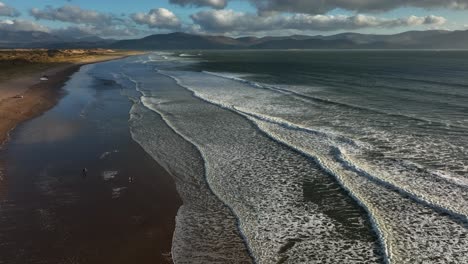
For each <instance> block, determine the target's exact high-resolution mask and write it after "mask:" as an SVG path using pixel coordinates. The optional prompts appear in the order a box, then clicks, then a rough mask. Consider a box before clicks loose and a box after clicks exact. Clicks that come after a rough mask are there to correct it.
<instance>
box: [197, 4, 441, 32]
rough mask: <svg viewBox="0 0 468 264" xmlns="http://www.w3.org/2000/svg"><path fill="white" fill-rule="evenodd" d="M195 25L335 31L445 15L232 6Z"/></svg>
mask: <svg viewBox="0 0 468 264" xmlns="http://www.w3.org/2000/svg"><path fill="white" fill-rule="evenodd" d="M191 18H192V20H193V22H194V24H195V25H197V26H198V27H199V28H200V29H201V30H202V31H204V32H209V33H229V34H246V33H255V32H268V31H278V30H299V31H335V30H355V29H362V28H394V27H405V26H420V25H433V26H434V25H442V24H444V23H445V22H446V19H445V18H443V17H438V16H426V17H418V16H410V17H407V18H397V19H384V18H378V17H374V16H368V15H354V16H345V15H308V14H293V15H283V14H279V13H273V14H269V15H257V14H252V13H244V12H236V11H233V10H206V11H200V12H198V13H195V14H193V15H192V16H191Z"/></svg>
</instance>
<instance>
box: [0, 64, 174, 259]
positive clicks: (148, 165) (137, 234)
mask: <svg viewBox="0 0 468 264" xmlns="http://www.w3.org/2000/svg"><path fill="white" fill-rule="evenodd" d="M117 63H118V62H117ZM80 66H81V65H75V66H73V67H69V68H68V72H67V71H62V72H61V73H62V75H63V76H62V77H63V78H62V82H63V81H65V80H68V78H66V76H67V74H68V75H69V76H70V75H71V74H73V72H74V71H76V70H77V69H79V68H80ZM102 67H103V69H102V70H103V71H106V69H107V68H106V67H107V66H106V65H102ZM98 68H99V66H97V67H93V68H92V69H98ZM87 69H88V67H84V68H82V69H81V70H80V71H78V72H77V73H76V74H75V75H73V77H72V78H71V79H69V81H68V82H67V83H66V84H65V85H64V86H63V87H65V88H62V89H43V90H49V92H51V95H49V96H47V97H46V98H47V99H51V98H55V102H58V103H57V104H56V105H54V104H53V105H52V108H51V109H50V110H48V111H45V112H44V113H42V114H41V115H40V116H37V117H35V118H33V119H31V120H28V121H25V122H23V123H22V124H21V125H19V126H18V127H17V128H16V129H15V130H14V132H13V133H12V134H11V139H10V140H9V141H8V142H7V144H6V145H5V146H4V149H3V150H2V151H1V152H0V155H1V156H0V161H1V160H2V159H3V160H4V161H5V164H4V166H3V167H4V168H6V177H5V180H4V181H0V183H2V184H3V185H0V197H2V198H3V200H1V201H0V203H1V204H0V205H1V206H2V208H4V210H3V215H5V216H6V215H8V217H0V226H2V227H3V228H2V230H0V236H2V237H3V241H2V243H3V245H4V246H3V247H2V249H1V250H0V251H1V252H0V255H2V256H3V257H2V258H4V260H5V261H7V262H8V263H10V262H15V261H16V262H18V263H19V262H21V263H38V262H47V263H71V262H73V263H75V262H80V263H103V262H113V263H132V262H138V263H154V262H156V263H171V262H172V260H171V257H172V255H171V245H172V238H173V234H174V230H175V217H176V215H177V212H178V209H179V207H180V206H181V201H180V197H179V194H178V192H177V190H176V187H175V183H174V180H173V178H172V177H171V176H170V175H169V174H168V173H167V172H166V171H165V170H164V168H162V167H161V166H160V165H159V164H158V163H157V162H155V161H154V159H152V158H151V157H150V156H149V154H147V153H146V152H145V151H144V150H143V149H142V147H141V146H140V145H139V144H137V143H136V142H135V141H134V140H133V139H132V138H131V134H130V131H129V129H128V111H129V108H130V107H131V106H132V105H133V103H132V102H131V101H130V100H128V98H126V97H122V96H121V94H120V92H119V91H120V89H121V87H120V86H118V85H117V84H114V83H112V82H106V81H99V80H97V81H96V80H95V79H94V78H93V77H92V75H88V74H87ZM58 79H59V78H57V84H58V83H59V80H58ZM65 92H66V94H65ZM53 95H58V96H53ZM62 95H63V96H62ZM50 102H54V101H51V100H49V103H50ZM89 102H91V104H88V103H89ZM83 107H85V108H86V111H85V114H83V111H82V110H83V109H84V108H83ZM103 113H105V115H102V114H103ZM39 114H40V113H39ZM109 127H112V129H111V130H108V129H107V128H109ZM103 131H105V132H103ZM37 153H41V154H40V155H37ZM83 168H86V169H87V173H86V174H83V173H82V170H83ZM1 188H4V190H3V192H2V189H1ZM45 245H47V246H45Z"/></svg>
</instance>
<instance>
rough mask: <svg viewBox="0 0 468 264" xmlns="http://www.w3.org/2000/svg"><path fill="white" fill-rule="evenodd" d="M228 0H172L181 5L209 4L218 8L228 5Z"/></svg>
mask: <svg viewBox="0 0 468 264" xmlns="http://www.w3.org/2000/svg"><path fill="white" fill-rule="evenodd" d="M227 1H228V0H170V2H171V3H172V4H177V5H180V6H187V5H188V6H196V7H202V6H209V7H213V8H216V9H223V8H225V7H226V5H227Z"/></svg>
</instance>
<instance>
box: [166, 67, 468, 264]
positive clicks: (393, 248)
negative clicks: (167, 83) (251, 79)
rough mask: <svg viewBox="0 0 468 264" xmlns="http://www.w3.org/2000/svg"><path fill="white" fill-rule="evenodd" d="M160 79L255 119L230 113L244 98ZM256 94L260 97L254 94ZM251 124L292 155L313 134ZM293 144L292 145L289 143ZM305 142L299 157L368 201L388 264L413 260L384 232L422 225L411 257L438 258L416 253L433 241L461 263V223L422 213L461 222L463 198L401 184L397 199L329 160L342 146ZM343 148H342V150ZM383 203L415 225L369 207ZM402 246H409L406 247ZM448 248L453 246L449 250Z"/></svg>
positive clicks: (395, 238) (393, 236)
mask: <svg viewBox="0 0 468 264" xmlns="http://www.w3.org/2000/svg"><path fill="white" fill-rule="evenodd" d="M163 73H165V74H168V75H171V76H173V78H174V79H176V80H178V82H179V84H181V85H183V86H185V87H186V88H188V89H189V90H191V91H193V92H194V94H195V95H196V96H197V97H200V98H202V99H203V100H206V101H208V102H211V103H215V104H217V105H219V106H222V107H224V108H228V109H231V110H233V111H237V112H239V113H241V114H245V113H246V112H247V111H248V114H249V115H250V116H251V117H258V116H259V114H258V112H257V111H258V110H259V107H258V106H254V107H253V108H252V109H254V111H252V109H250V108H247V109H246V108H245V107H243V108H240V107H234V105H235V104H239V102H242V103H245V101H246V100H245V98H247V97H244V98H243V99H239V98H238V97H236V96H232V95H231V94H228V95H226V94H225V93H226V92H224V91H222V90H221V91H219V89H218V90H216V91H215V90H209V88H207V85H206V82H205V86H204V87H198V86H196V85H195V86H193V85H192V86H187V85H186V83H185V80H187V79H188V78H186V77H187V76H185V75H181V74H178V73H175V74H176V76H177V77H174V72H163ZM181 76H182V77H183V78H184V82H182V81H180V79H179V77H181ZM208 87H209V85H208ZM218 87H219V86H218ZM223 87H224V86H223ZM240 90H241V89H239V86H238V87H237V89H236V90H235V91H236V92H239V91H240ZM241 91H242V90H241ZM223 92H224V93H223ZM242 92H249V91H248V90H245V91H242ZM256 93H257V94H258V91H257V92H256ZM263 97H264V96H263ZM249 98H256V99H257V100H260V98H262V96H250V97H249ZM257 102H258V101H257ZM263 103H264V102H263ZM240 109H242V112H241V111H239V110H240ZM260 110H262V109H260ZM262 117H263V116H262ZM263 119H268V118H263ZM269 119H270V120H269V121H271V119H274V120H275V121H278V120H279V119H278V118H269ZM253 121H254V122H256V123H257V125H259V123H262V126H261V127H262V130H263V131H265V132H267V133H268V134H269V135H273V134H272V132H271V130H272V129H273V128H274V129H275V131H276V132H277V133H276V134H275V136H272V137H273V138H276V139H277V140H280V141H281V142H283V143H286V144H287V145H289V146H291V147H293V148H296V149H297V148H298V147H297V146H303V144H304V143H303V142H304V140H305V139H310V138H311V133H307V131H304V130H301V129H294V130H293V131H291V129H290V128H291V127H294V126H295V125H294V124H292V125H291V123H289V125H288V126H278V125H277V124H274V123H269V122H265V121H262V120H261V119H256V120H255V118H254V120H253ZM300 133H303V134H306V135H298V134H300ZM285 135H288V137H287V138H285ZM304 136H305V137H304ZM295 138H297V139H295ZM292 139H294V140H293V141H291V140H292ZM301 142H302V143H301ZM307 142H309V144H308V145H306V146H307V147H301V148H302V150H301V151H302V152H303V153H308V154H309V155H310V153H314V154H313V155H311V156H313V157H316V158H317V157H320V158H317V160H318V161H321V164H322V166H323V168H325V169H326V170H328V171H329V172H332V171H338V172H339V173H333V174H334V175H342V176H341V177H342V182H344V180H343V179H345V178H346V179H348V182H349V185H348V186H349V188H348V189H349V190H350V192H351V193H354V196H355V197H359V198H358V200H359V201H361V202H362V203H364V202H365V201H366V200H368V201H370V202H368V203H367V206H366V208H367V209H368V211H369V212H370V214H371V216H372V217H373V221H374V224H375V225H376V226H377V227H378V228H379V229H380V230H381V234H383V238H382V239H383V240H387V241H389V242H386V243H385V244H386V248H387V249H388V250H387V252H388V259H389V261H394V262H399V261H400V260H402V259H407V258H408V259H411V258H412V257H411V256H410V255H408V254H407V253H406V252H404V251H403V250H402V249H403V248H404V247H403V248H402V247H401V245H402V244H405V243H406V242H409V241H410V240H408V238H409V237H405V236H401V234H399V235H396V234H395V233H394V232H391V231H386V230H398V229H407V228H409V227H412V226H414V225H415V223H423V224H424V225H427V226H430V228H428V229H427V230H426V229H423V230H422V231H421V233H420V234H417V233H415V231H416V232H418V231H419V230H417V229H418V228H415V230H407V231H406V232H408V234H413V235H414V236H416V237H418V239H417V243H416V244H415V245H411V247H412V248H414V250H415V251H418V250H419V251H423V252H421V253H420V254H418V255H424V254H426V255H428V256H430V255H434V254H435V253H436V252H431V251H430V250H429V249H427V248H421V247H420V243H424V241H431V243H432V242H434V248H435V249H437V251H438V250H440V249H442V250H448V251H453V252H452V253H453V254H452V255H451V256H445V255H444V256H443V258H444V259H447V260H450V258H453V259H452V260H456V261H462V260H464V258H463V254H464V251H463V250H461V248H460V247H458V246H454V244H453V242H452V241H450V239H451V235H453V234H456V235H461V236H463V234H465V233H466V229H465V228H464V224H460V223H459V222H457V220H456V219H451V218H447V217H446V216H444V215H439V213H438V212H437V211H438V210H436V211H434V210H432V211H431V209H429V210H428V209H427V207H426V205H430V206H432V207H433V208H435V209H444V210H447V211H448V212H451V213H452V214H453V215H457V216H460V215H461V216H464V215H465V214H464V212H463V211H462V213H461V214H460V213H459V212H457V210H464V209H466V208H467V207H466V205H465V204H463V202H464V201H466V199H465V198H463V196H462V197H460V198H459V199H458V203H453V202H450V200H448V201H449V203H447V202H446V201H445V200H441V199H437V200H436V201H433V200H431V199H432V198H438V195H445V194H446V193H445V192H434V191H432V194H431V193H429V194H430V195H432V198H429V199H428V198H427V197H426V196H424V195H427V193H428V192H430V191H431V190H421V189H419V190H418V186H417V185H413V186H411V187H414V188H415V189H416V191H419V194H415V193H414V191H410V189H406V187H405V186H404V185H402V184H404V183H405V182H397V181H393V183H392V184H393V186H392V187H393V188H397V189H399V190H403V191H402V193H403V194H405V195H404V196H401V195H400V196H398V195H397V196H395V194H394V193H393V192H392V190H391V189H388V188H387V187H388V185H387V184H388V181H389V179H387V180H386V182H385V183H386V184H384V185H381V184H379V183H377V184H376V182H375V181H374V180H375V177H374V178H373V180H371V179H370V178H371V177H362V176H363V174H362V171H359V170H358V169H354V170H350V167H352V166H349V164H346V163H345V162H343V160H336V158H337V156H336V155H331V156H329V152H330V151H333V150H334V151H335V152H336V148H335V149H334V148H331V147H333V145H334V144H341V143H340V142H339V141H338V142H337V141H335V140H331V142H328V143H332V144H331V145H327V144H323V142H321V141H316V140H315V141H314V142H313V143H312V142H310V141H307ZM325 143H327V142H325ZM310 146H314V149H317V148H318V149H320V146H323V151H324V152H317V151H314V150H313V149H311V148H310ZM344 147H345V148H346V146H344ZM348 147H349V146H348ZM325 164H326V165H325ZM330 168H333V169H330ZM357 172H358V173H357ZM359 172H361V173H359ZM366 176H369V174H367V175H366ZM379 176H380V175H379ZM409 179H411V178H409ZM401 180H407V179H404V178H403V177H402V178H401ZM380 183H382V182H380ZM409 183H411V184H412V182H409ZM430 183H431V184H432V185H431V187H432V188H434V187H437V186H438V185H434V182H430ZM438 184H440V182H438ZM362 186H367V188H371V189H370V190H368V189H363V188H362ZM397 186H398V187H397ZM442 186H444V185H442ZM445 186H446V187H450V190H451V191H450V193H449V195H447V196H446V197H448V198H449V197H450V196H451V195H457V194H458V195H463V193H464V192H463V191H457V190H454V188H458V187H456V186H453V185H445ZM374 190H379V191H380V193H376V192H372V191H374ZM452 190H454V191H452ZM407 194H412V195H413V199H407V196H406V195H407ZM377 196H378V197H377ZM415 197H417V199H414V198H415ZM421 197H423V198H421ZM424 197H426V198H424ZM453 200H457V199H453ZM382 201H385V202H386V204H391V205H392V206H394V207H395V208H411V210H412V212H413V213H412V215H413V217H414V218H415V219H417V220H414V222H408V220H407V219H405V218H401V215H395V213H394V212H390V211H388V210H387V209H386V208H385V207H381V208H379V207H375V206H372V205H375V204H377V205H382V206H383V205H385V203H382ZM421 201H423V203H421ZM444 202H445V203H444ZM460 202H461V203H460ZM440 203H442V205H440ZM457 204H458V205H457ZM454 206H455V207H454ZM457 206H458V208H457ZM454 208H455V209H454ZM418 212H420V213H418ZM390 216H391V217H390ZM389 217H390V218H393V219H392V220H394V221H393V222H392V221H388V220H386V218H389ZM465 219H466V218H465ZM435 223H439V224H440V223H443V224H441V225H436V224H435ZM431 229H434V230H440V231H441V232H442V230H444V229H445V230H446V232H445V233H441V234H439V235H440V238H439V239H440V241H439V242H437V241H436V240H435V237H434V236H433V234H432V233H431V232H429V231H430V230H431ZM442 234H443V235H442ZM401 241H403V242H401ZM441 241H443V242H444V243H445V244H443V243H440V242H441ZM384 242H385V241H384ZM406 245H407V246H410V245H409V244H407V243H406ZM418 245H419V246H418ZM449 246H452V247H453V248H452V247H449Z"/></svg>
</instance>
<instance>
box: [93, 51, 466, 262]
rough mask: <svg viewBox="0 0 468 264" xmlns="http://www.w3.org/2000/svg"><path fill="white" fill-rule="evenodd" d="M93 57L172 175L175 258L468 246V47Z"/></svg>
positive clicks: (302, 257)
mask: <svg viewBox="0 0 468 264" xmlns="http://www.w3.org/2000/svg"><path fill="white" fill-rule="evenodd" d="M109 65H111V66H109ZM94 71H95V76H96V78H100V79H104V80H110V81H113V82H116V83H117V84H118V85H120V86H121V87H125V89H124V91H126V92H125V93H122V94H123V96H126V97H128V98H129V99H131V100H132V102H133V106H132V108H131V110H130V119H129V127H130V131H131V136H132V138H133V140H135V141H136V142H137V143H138V144H139V145H140V146H141V147H142V148H143V149H144V150H145V151H146V152H147V153H148V154H149V155H150V156H151V157H152V158H153V159H154V160H155V161H157V162H158V163H159V164H160V165H161V166H162V167H164V168H165V169H166V170H167V171H168V172H169V173H170V174H171V175H172V176H173V178H174V179H175V182H176V186H177V191H178V193H179V195H180V197H181V199H182V201H183V206H182V207H181V208H180V209H179V211H178V213H177V219H176V229H175V232H174V238H173V245H172V257H173V259H174V261H175V262H176V263H187V262H190V263H211V262H216V263H251V262H257V263H339V262H342V263H364V262H365V263H467V262H468V239H466V238H467V235H468V218H467V216H468V191H467V190H468V159H467V157H468V78H466V76H467V73H468V52H466V51H294V50H292V51H196V52H194V51H193V52H154V53H150V54H147V55H143V56H137V57H133V58H130V59H126V60H120V61H115V62H112V63H107V64H99V65H97V66H96V68H95V70H94Z"/></svg>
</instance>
